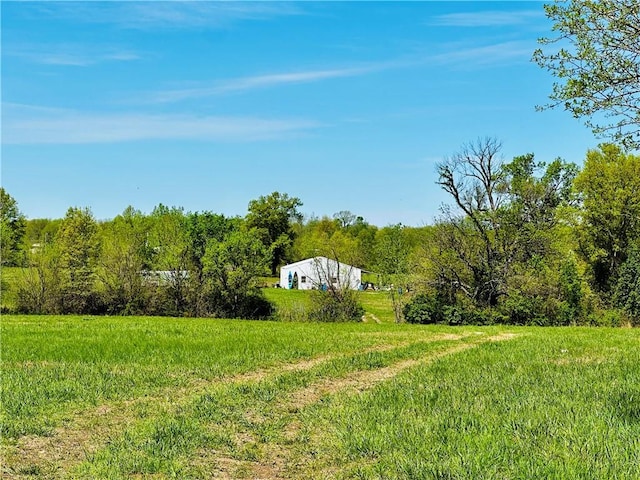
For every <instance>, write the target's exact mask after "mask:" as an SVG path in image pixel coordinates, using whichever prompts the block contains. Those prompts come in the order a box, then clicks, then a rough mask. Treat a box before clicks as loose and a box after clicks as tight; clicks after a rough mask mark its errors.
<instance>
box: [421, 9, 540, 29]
mask: <svg viewBox="0 0 640 480" xmlns="http://www.w3.org/2000/svg"><path fill="white" fill-rule="evenodd" d="M540 18H544V13H543V12H542V10H523V11H517V12H503V11H497V10H496V11H485V12H465V13H448V14H445V15H438V16H436V17H434V18H433V20H432V21H431V22H429V25H435V26H441V27H500V26H509V25H523V24H526V23H529V22H530V21H531V20H536V19H540Z"/></svg>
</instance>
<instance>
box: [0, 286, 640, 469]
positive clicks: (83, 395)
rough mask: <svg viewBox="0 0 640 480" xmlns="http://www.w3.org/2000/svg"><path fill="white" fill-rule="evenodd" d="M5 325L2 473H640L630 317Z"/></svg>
mask: <svg viewBox="0 0 640 480" xmlns="http://www.w3.org/2000/svg"><path fill="white" fill-rule="evenodd" d="M375 298H379V297H375ZM1 328H2V331H1V333H2V451H3V466H2V469H3V472H2V477H3V478H92V479H95V478H110V479H111V478H113V479H117V478H154V479H155V478H193V479H196V478H264V479H268V478H300V479H306V478H317V479H324V478H338V479H344V478H403V479H414V478H418V479H419V478H424V479H440V478H459V479H467V478H479V479H480V478H482V479H485V478H509V479H510V478H554V479H555V478H567V479H572V478H587V479H602V478H620V479H626V478H629V479H633V478H640V330H632V329H605V328H600V329H594V328H591V329H590V328H556V329H545V328H534V327H528V328H516V327H512V328H504V327H482V328H480V327H465V328H452V327H435V326H429V327H425V326H412V325H395V324H391V323H382V324H377V323H375V322H368V323H361V324H310V323H287V322H250V321H227V320H203V319H171V318H132V317H72V316H69V317H57V316H52V317H37V316H31V317H27V316H3V318H2V326H1Z"/></svg>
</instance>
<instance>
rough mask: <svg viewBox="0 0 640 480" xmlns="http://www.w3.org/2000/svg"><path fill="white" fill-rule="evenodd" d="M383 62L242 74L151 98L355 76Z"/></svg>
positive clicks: (173, 98)
mask: <svg viewBox="0 0 640 480" xmlns="http://www.w3.org/2000/svg"><path fill="white" fill-rule="evenodd" d="M384 68H385V67H384V66H382V65H378V66H370V67H360V68H343V69H327V70H309V71H299V72H284V73H274V74H268V75H256V76H252V77H242V78H236V79H232V80H228V81H226V82H219V83H215V84H213V85H210V86H204V87H198V88H187V89H176V90H165V91H161V92H157V93H155V94H153V95H152V97H151V101H152V102H157V103H170V102H178V101H182V100H188V99H193V98H202V97H210V96H216V95H223V94H227V93H236V92H245V91H249V90H256V89H262V88H269V87H277V86H282V85H294V84H300V83H313V82H319V81H322V80H329V79H334V78H345V77H355V76H359V75H364V74H366V73H371V72H374V71H379V70H382V69H384Z"/></svg>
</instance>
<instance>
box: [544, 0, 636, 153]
mask: <svg viewBox="0 0 640 480" xmlns="http://www.w3.org/2000/svg"><path fill="white" fill-rule="evenodd" d="M544 8H545V11H546V14H547V17H549V19H551V20H552V21H553V22H554V26H553V31H554V32H557V36H556V37H554V38H543V39H541V40H540V42H541V43H542V44H543V45H544V46H545V47H544V50H543V49H542V48H540V49H538V50H536V51H535V52H534V55H533V59H534V60H535V61H536V62H537V63H538V64H539V65H540V66H541V67H543V68H546V69H547V70H549V71H550V72H551V73H552V74H553V75H554V76H555V77H556V78H557V79H558V82H557V83H556V84H554V86H553V92H552V94H551V95H550V98H551V100H552V102H553V103H552V104H551V105H550V106H551V107H555V106H562V107H564V108H565V110H568V111H570V112H571V113H572V114H573V116H574V117H576V118H581V117H584V118H586V123H587V125H588V126H590V127H591V128H592V129H593V131H594V133H596V134H598V135H600V134H605V135H607V136H610V137H612V138H613V140H614V141H616V142H620V143H622V144H623V145H625V146H627V147H633V148H637V147H640V60H639V58H640V27H639V25H640V2H638V1H637V0H603V1H600V0H569V1H566V2H555V3H553V4H550V5H545V7H544ZM555 44H557V45H559V48H556V49H551V48H550V47H551V46H552V45H555ZM609 118H610V119H611V120H610V121H609V120H607V119H609Z"/></svg>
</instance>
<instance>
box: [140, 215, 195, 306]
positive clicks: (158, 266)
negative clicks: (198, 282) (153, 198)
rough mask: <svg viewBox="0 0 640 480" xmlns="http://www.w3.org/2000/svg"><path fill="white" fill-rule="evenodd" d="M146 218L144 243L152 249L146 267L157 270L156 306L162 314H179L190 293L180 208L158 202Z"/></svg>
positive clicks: (184, 234)
mask: <svg viewBox="0 0 640 480" xmlns="http://www.w3.org/2000/svg"><path fill="white" fill-rule="evenodd" d="M149 222H150V229H149V236H148V241H149V243H148V245H149V247H150V248H151V249H152V251H153V255H152V261H151V268H150V270H152V271H154V272H156V273H157V272H161V274H160V277H159V278H157V280H156V281H157V282H158V283H159V285H158V287H159V288H158V289H157V290H158V292H159V296H160V298H158V299H157V303H158V306H157V307H156V308H157V310H158V311H160V312H164V313H165V314H170V315H183V314H184V313H186V311H187V309H188V305H189V296H190V279H189V239H188V237H187V227H186V216H185V213H184V210H183V209H182V208H178V207H167V206H165V205H163V204H159V205H158V206H157V207H155V208H154V209H153V211H152V212H151V215H149ZM165 294H166V296H167V298H166V299H165V298H163V296H164V295H165ZM165 300H166V301H167V302H166V303H165Z"/></svg>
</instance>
